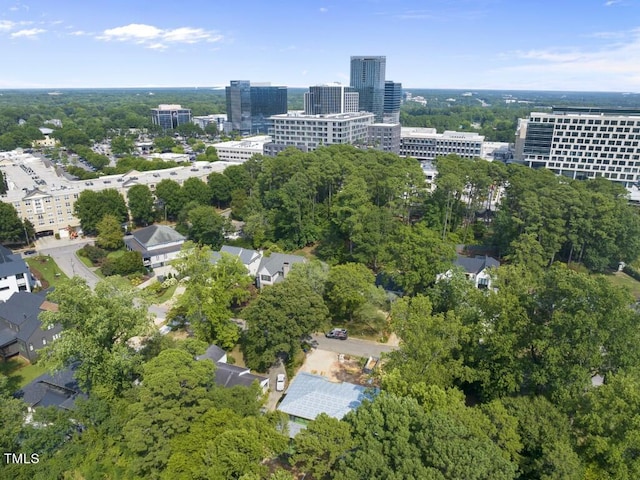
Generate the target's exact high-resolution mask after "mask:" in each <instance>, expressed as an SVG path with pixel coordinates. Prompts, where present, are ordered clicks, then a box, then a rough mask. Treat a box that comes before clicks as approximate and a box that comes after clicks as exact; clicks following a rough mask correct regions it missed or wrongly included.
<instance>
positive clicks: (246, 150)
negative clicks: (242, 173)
mask: <svg viewBox="0 0 640 480" xmlns="http://www.w3.org/2000/svg"><path fill="white" fill-rule="evenodd" d="M269 142H271V137H270V136H269V135H258V136H255V137H247V138H244V139H242V140H232V141H229V142H220V143H214V144H213V148H215V149H216V153H217V154H218V158H219V159H220V160H222V161H225V162H236V163H238V162H240V163H242V162H246V161H247V160H249V159H250V158H251V157H253V156H254V155H256V154H260V155H262V153H263V151H264V145H265V144H266V143H269Z"/></svg>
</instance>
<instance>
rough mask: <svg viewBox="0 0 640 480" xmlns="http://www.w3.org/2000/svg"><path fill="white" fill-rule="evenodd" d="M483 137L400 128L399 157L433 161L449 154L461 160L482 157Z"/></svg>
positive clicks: (474, 134) (434, 130) (471, 134)
mask: <svg viewBox="0 0 640 480" xmlns="http://www.w3.org/2000/svg"><path fill="white" fill-rule="evenodd" d="M483 142H484V137H483V136H482V135H479V134H477V133H475V132H453V131H449V130H447V131H445V132H444V133H438V132H437V131H436V129H435V128H413V127H410V128H409V127H407V128H402V130H401V132H400V155H402V156H404V157H413V158H416V159H418V160H434V159H435V158H436V157H441V156H444V155H449V154H452V153H453V154H456V155H459V156H460V157H463V158H476V157H480V156H481V155H482V144H483Z"/></svg>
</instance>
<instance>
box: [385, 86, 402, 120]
mask: <svg viewBox="0 0 640 480" xmlns="http://www.w3.org/2000/svg"><path fill="white" fill-rule="evenodd" d="M401 103H402V84H401V83H397V82H392V81H389V80H388V81H386V82H384V122H385V123H400V104H401Z"/></svg>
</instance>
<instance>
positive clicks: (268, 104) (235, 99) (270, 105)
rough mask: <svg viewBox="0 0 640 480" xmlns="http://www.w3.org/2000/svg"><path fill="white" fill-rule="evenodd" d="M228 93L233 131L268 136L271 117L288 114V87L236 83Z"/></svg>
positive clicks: (228, 105) (243, 82)
mask: <svg viewBox="0 0 640 480" xmlns="http://www.w3.org/2000/svg"><path fill="white" fill-rule="evenodd" d="M225 90H226V94H227V120H228V122H229V124H230V128H231V130H236V131H238V132H240V133H242V134H251V133H267V131H268V129H269V117H271V116H272V115H279V114H281V113H287V87H282V86H271V85H268V84H266V85H262V84H259V85H258V84H256V85H252V84H251V82H249V81H248V80H232V81H231V82H230V85H229V86H228V87H226V89H225Z"/></svg>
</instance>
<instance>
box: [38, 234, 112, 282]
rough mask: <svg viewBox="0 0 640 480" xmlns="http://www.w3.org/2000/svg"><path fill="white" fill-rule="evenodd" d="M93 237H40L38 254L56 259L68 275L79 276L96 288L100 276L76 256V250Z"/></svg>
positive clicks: (89, 241)
mask: <svg viewBox="0 0 640 480" xmlns="http://www.w3.org/2000/svg"><path fill="white" fill-rule="evenodd" d="M92 242H93V239H91V238H87V239H76V240H65V239H61V240H55V239H53V238H52V237H51V238H49V237H47V238H46V239H45V238H43V239H39V240H38V241H37V243H36V250H37V251H38V255H48V256H50V257H51V258H53V259H54V260H55V262H56V263H57V264H58V267H60V270H62V271H63V272H64V273H65V274H66V275H67V276H68V277H74V276H76V275H78V276H79V277H81V278H83V279H85V280H86V282H87V284H88V285H89V286H90V287H91V288H94V287H95V286H96V284H97V283H98V281H99V280H100V278H99V277H97V276H96V274H95V273H93V272H92V271H91V270H89V268H88V267H87V266H86V265H85V264H84V263H82V262H81V261H80V260H79V259H78V257H77V256H76V252H77V251H78V250H80V249H81V248H82V247H83V246H85V245H86V244H87V243H92Z"/></svg>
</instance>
